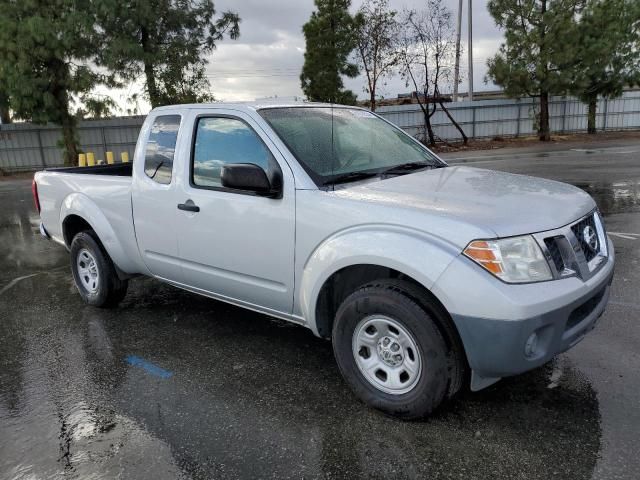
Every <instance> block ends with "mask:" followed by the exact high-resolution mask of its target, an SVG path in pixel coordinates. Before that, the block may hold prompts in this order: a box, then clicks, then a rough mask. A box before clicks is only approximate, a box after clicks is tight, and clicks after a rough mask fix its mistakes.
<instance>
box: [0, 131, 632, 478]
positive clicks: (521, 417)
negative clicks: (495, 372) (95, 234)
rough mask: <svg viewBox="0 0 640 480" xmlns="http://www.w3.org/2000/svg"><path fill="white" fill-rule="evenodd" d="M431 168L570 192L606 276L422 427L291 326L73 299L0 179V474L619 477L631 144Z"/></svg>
mask: <svg viewBox="0 0 640 480" xmlns="http://www.w3.org/2000/svg"><path fill="white" fill-rule="evenodd" d="M447 158H448V159H449V160H450V161H451V163H456V164H457V163H464V162H468V163H469V164H470V165H473V166H476V167H480V168H491V169H497V170H505V171H510V172H515V173H526V174H531V175H536V176H541V177H546V178H552V179H556V180H561V181H565V182H569V183H572V184H574V185H577V186H579V187H580V188H583V189H585V190H586V191H588V192H589V193H591V194H592V195H593V196H594V198H595V199H596V201H597V203H598V205H599V207H600V209H601V210H602V212H603V213H604V215H605V220H606V226H607V229H608V231H609V232H610V235H611V237H612V240H613V242H614V245H615V248H616V251H617V255H618V257H617V262H618V263H617V270H616V275H615V279H614V283H613V291H612V297H611V301H610V305H609V307H608V310H607V312H606V313H605V315H604V316H603V317H602V319H601V320H600V323H599V325H598V326H597V328H596V329H595V330H594V331H593V332H592V333H591V334H590V335H588V336H587V337H586V338H585V340H584V341H582V342H581V343H580V344H579V345H577V346H576V347H575V348H574V349H572V350H571V351H569V352H567V353H566V354H563V355H561V356H559V357H558V358H557V359H556V360H554V361H553V362H552V363H550V364H548V365H546V366H544V367H542V368H540V369H538V370H535V371H533V372H530V373H528V374H525V375H522V376H519V377H514V378H510V379H505V380H503V381H501V382H499V383H498V384H496V385H494V386H492V387H490V388H489V389H487V390H485V391H482V392H479V393H466V394H464V395H463V396H462V397H461V398H460V399H457V400H455V401H453V402H451V403H449V404H448V405H446V406H445V407H444V408H442V409H441V410H439V411H438V412H437V414H436V415H435V416H434V417H432V418H430V419H428V420H425V421H422V422H401V421H398V420H395V419H392V418H387V417H385V416H383V415H381V414H379V413H377V412H375V411H373V410H370V409H368V408H367V407H365V406H364V405H363V404H361V403H359V402H358V401H357V400H356V399H355V398H354V397H353V396H352V395H351V393H350V391H349V390H348V388H347V386H346V384H345V383H344V382H343V380H342V379H341V377H340V374H339V372H338V369H337V367H336V365H335V363H334V360H333V355H332V350H331V345H330V344H329V343H328V342H326V341H323V340H320V339H317V338H315V337H314V336H313V335H312V334H311V332H310V331H307V330H306V329H304V328H302V327H298V326H293V325H289V324H286V323H284V322H282V321H279V320H274V319H270V318H268V317H264V316H262V315H258V314H255V313H252V312H249V311H245V310H241V309H238V308H235V307H232V306H228V305H225V304H222V303H218V302H216V301H214V300H210V299H206V298H203V297H199V296H196V295H192V294H189V293H186V292H183V291H180V290H177V289H174V288H172V287H169V286H166V285H163V284H161V283H159V282H157V281H155V280H151V279H143V278H140V279H135V280H133V281H132V282H131V283H130V288H129V293H128V295H127V297H126V299H125V301H124V302H123V303H122V305H121V306H120V307H119V308H117V309H115V310H100V309H95V308H92V307H87V306H85V305H84V304H83V303H82V302H81V299H80V296H79V295H78V294H77V293H76V291H75V287H74V286H73V283H72V277H71V274H70V271H69V266H68V258H67V254H66V251H65V250H64V249H63V248H62V247H60V246H58V245H56V244H54V243H50V242H48V241H46V240H44V239H42V238H41V237H40V235H39V234H38V231H37V226H38V218H37V215H36V212H35V211H34V209H33V206H32V200H31V192H30V181H28V180H0V202H1V203H2V208H1V209H0V245H1V247H0V248H1V250H0V478H7V479H18V478H25V479H26V478H57V477H60V478H62V477H64V478H82V479H84V478H114V477H116V476H119V478H153V479H154V480H159V479H163V478H249V477H251V478H317V477H327V478H391V477H393V478H462V479H471V478H492V479H502V478H505V479H507V478H508V479H517V478H522V479H527V480H531V479H550V478H560V479H588V478H596V479H637V478H638V477H639V475H640V473H639V472H640V433H639V432H640V400H639V399H640V322H639V321H638V317H639V316H640V295H639V292H640V272H639V269H638V267H639V265H640V141H638V140H635V141H632V140H626V141H619V142H618V143H611V142H610V143H607V144H603V145H590V146H589V148H588V149H585V148H579V147H576V148H568V146H561V147H557V148H556V147H553V148H550V149H548V148H544V147H535V148H531V149H520V150H517V151H516V150H513V151H507V150H501V151H494V152H468V153H465V154H455V153H454V154H449V155H447Z"/></svg>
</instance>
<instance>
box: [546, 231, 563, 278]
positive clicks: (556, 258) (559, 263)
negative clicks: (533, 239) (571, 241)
mask: <svg viewBox="0 0 640 480" xmlns="http://www.w3.org/2000/svg"><path fill="white" fill-rule="evenodd" d="M562 238H563V237H560V236H557V237H549V238H545V239H544V243H545V245H546V246H547V250H548V251H549V255H550V256H551V261H552V262H553V264H554V266H555V267H556V270H557V271H558V272H562V271H563V270H564V259H563V258H562V253H561V252H560V245H558V242H559V241H560V240H561V239H562Z"/></svg>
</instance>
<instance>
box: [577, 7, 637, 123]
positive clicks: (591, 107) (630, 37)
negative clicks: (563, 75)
mask: <svg viewBox="0 0 640 480" xmlns="http://www.w3.org/2000/svg"><path fill="white" fill-rule="evenodd" d="M576 32H577V33H576V34H575V36H574V37H573V38H574V42H575V44H577V54H576V61H575V63H574V65H573V67H572V69H571V77H572V79H573V82H572V84H571V88H570V91H571V93H573V94H574V95H576V96H577V97H578V98H580V100H581V101H583V102H584V103H586V104H587V105H588V121H587V132H588V133H596V113H597V112H596V109H597V104H598V96H601V97H604V98H616V97H619V96H621V95H622V91H623V88H624V87H625V86H631V85H637V84H638V83H640V3H639V2H638V1H637V0H589V1H588V3H587V5H586V8H585V9H584V11H583V12H582V15H581V16H580V20H579V22H578V23H577V25H576Z"/></svg>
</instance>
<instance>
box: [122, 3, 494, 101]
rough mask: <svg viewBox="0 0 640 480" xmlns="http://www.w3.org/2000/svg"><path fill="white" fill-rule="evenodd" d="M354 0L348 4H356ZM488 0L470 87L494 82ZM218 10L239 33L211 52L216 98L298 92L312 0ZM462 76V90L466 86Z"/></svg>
mask: <svg viewBox="0 0 640 480" xmlns="http://www.w3.org/2000/svg"><path fill="white" fill-rule="evenodd" d="M360 3H361V2H360V1H359V0H354V1H353V5H352V10H353V11H355V10H356V9H357V8H358V7H359V6H360ZM446 3H447V5H448V7H449V8H450V9H451V11H452V12H453V14H454V19H455V13H456V11H457V8H458V1H457V0H446ZM486 3H487V0H476V2H475V3H474V4H473V16H474V18H473V20H474V22H473V33H474V47H473V52H474V66H473V68H474V89H475V90H487V89H493V88H495V87H494V86H493V85H485V83H484V77H485V75H486V60H487V58H489V57H490V56H491V55H493V54H494V53H495V51H496V50H497V48H498V45H499V44H500V42H501V40H502V34H501V32H500V31H498V30H497V28H496V27H495V24H494V22H493V20H492V19H491V17H490V16H489V13H488V11H487V8H486ZM215 4H216V9H217V10H218V12H223V11H225V10H233V11H235V12H237V13H238V14H239V15H240V18H241V19H242V23H241V24H240V38H239V39H238V40H235V41H233V40H229V39H225V40H223V41H221V42H220V43H219V44H218V46H217V49H216V50H215V51H214V52H213V54H212V55H211V57H210V64H209V66H208V68H207V74H208V76H209V80H210V81H211V85H212V90H213V93H214V95H215V97H216V98H217V99H218V100H224V101H245V100H254V99H255V98H259V97H268V96H275V95H277V96H279V97H283V96H299V95H301V93H302V92H301V90H300V80H299V75H300V70H301V68H302V64H303V61H304V57H303V56H304V49H305V42H304V36H303V34H302V25H303V24H304V23H305V22H306V21H307V19H308V18H309V16H310V15H311V12H312V11H313V9H314V4H313V1H312V0H278V1H264V0H218V1H216V2H215ZM390 4H391V7H392V8H394V9H396V10H398V11H401V10H402V9H403V8H405V7H407V8H415V9H419V8H422V7H423V5H424V1H422V0H390ZM466 14H467V9H466V2H465V6H464V11H463V22H462V37H463V48H464V50H465V52H466V25H467V20H466ZM466 61H467V56H466V54H465V55H464V56H463V58H462V62H463V63H462V71H463V76H464V77H465V78H466V71H467V69H466ZM364 84H365V81H364V78H363V77H361V76H360V77H358V78H355V79H346V80H345V85H346V86H347V87H348V88H351V89H352V90H353V91H354V92H355V93H357V94H358V95H359V96H360V97H361V98H365V97H366V95H365V93H364V92H363V86H364ZM466 85H467V84H466V81H465V83H463V85H461V87H460V90H461V91H466V88H467V87H466ZM141 89H142V84H141V83H138V84H136V85H134V86H132V87H129V88H127V89H124V90H123V91H116V92H112V93H114V94H115V95H113V96H114V98H115V100H116V101H117V102H118V103H120V104H121V105H124V98H126V97H127V96H128V95H130V94H131V93H132V92H140V91H142V90H141ZM406 91H408V88H407V87H406V86H405V84H404V82H403V81H402V79H400V78H399V77H394V78H391V79H389V80H387V82H386V85H385V86H383V88H382V91H381V93H382V94H383V95H384V96H385V97H395V96H396V95H397V94H398V93H401V92H406ZM148 108H149V107H148V105H147V104H146V103H145V104H142V105H141V109H142V113H146V112H147V111H148Z"/></svg>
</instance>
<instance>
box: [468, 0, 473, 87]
mask: <svg viewBox="0 0 640 480" xmlns="http://www.w3.org/2000/svg"><path fill="white" fill-rule="evenodd" d="M468 1H469V15H468V16H469V42H468V43H469V45H468V47H467V48H468V49H469V100H473V28H472V23H473V22H472V14H471V10H472V8H471V3H472V0H468Z"/></svg>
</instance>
